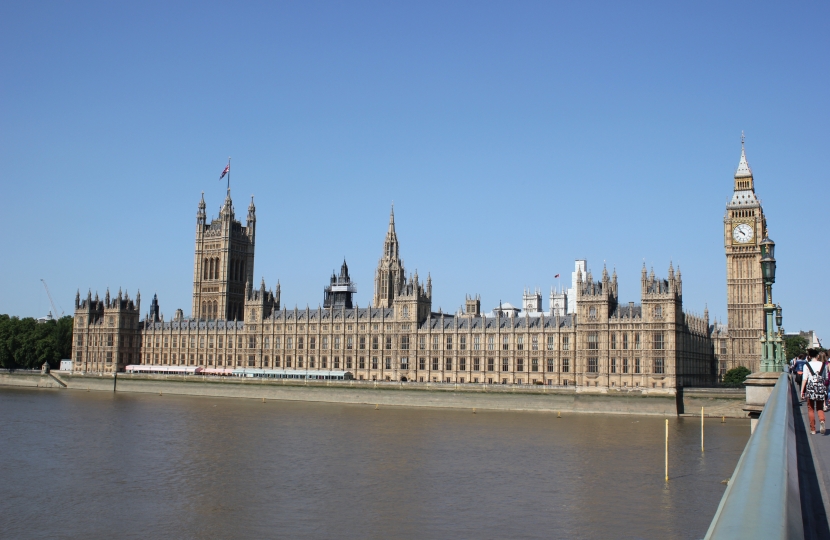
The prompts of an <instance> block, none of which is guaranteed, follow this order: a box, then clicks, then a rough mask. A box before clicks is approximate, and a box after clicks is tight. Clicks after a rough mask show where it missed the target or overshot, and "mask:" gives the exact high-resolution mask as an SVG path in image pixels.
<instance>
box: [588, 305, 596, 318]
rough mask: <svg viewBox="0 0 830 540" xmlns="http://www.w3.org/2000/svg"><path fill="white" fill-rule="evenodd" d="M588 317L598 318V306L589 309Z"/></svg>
mask: <svg viewBox="0 0 830 540" xmlns="http://www.w3.org/2000/svg"><path fill="white" fill-rule="evenodd" d="M588 317H589V318H591V319H596V318H597V308H596V307H594V306H591V307H590V308H589V309H588Z"/></svg>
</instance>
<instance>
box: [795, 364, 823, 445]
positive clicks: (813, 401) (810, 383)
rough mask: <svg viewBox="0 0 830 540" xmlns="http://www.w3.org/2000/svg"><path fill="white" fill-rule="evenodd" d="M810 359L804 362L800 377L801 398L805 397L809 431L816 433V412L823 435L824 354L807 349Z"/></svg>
mask: <svg viewBox="0 0 830 540" xmlns="http://www.w3.org/2000/svg"><path fill="white" fill-rule="evenodd" d="M807 352H808V354H809V355H810V360H809V361H808V362H807V363H806V364H804V372H803V376H802V378H801V399H805V398H806V399H807V416H808V418H809V419H810V433H811V434H812V435H815V434H816V412H818V419H819V421H820V422H821V423H820V424H819V426H820V432H821V434H822V435H824V401H825V400H826V399H827V386H826V385H825V381H826V380H827V368H826V367H825V364H824V362H825V360H826V358H827V357H826V355H825V354H824V353H821V358H819V353H818V351H817V350H816V349H810V350H809V351H807Z"/></svg>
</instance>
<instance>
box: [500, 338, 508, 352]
mask: <svg viewBox="0 0 830 540" xmlns="http://www.w3.org/2000/svg"><path fill="white" fill-rule="evenodd" d="M501 349H502V350H503V351H507V350H510V336H502V338H501Z"/></svg>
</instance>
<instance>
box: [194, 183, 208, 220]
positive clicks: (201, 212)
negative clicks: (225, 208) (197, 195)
mask: <svg viewBox="0 0 830 540" xmlns="http://www.w3.org/2000/svg"><path fill="white" fill-rule="evenodd" d="M206 220H207V215H206V214H205V192H204V191H203V192H202V199H201V200H200V201H199V210H197V211H196V225H197V226H201V227H204V225H205V222H206Z"/></svg>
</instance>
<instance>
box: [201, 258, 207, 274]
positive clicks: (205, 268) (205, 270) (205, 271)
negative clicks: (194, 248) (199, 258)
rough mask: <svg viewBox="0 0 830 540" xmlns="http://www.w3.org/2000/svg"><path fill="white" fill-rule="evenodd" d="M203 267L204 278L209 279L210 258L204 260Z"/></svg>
mask: <svg viewBox="0 0 830 540" xmlns="http://www.w3.org/2000/svg"><path fill="white" fill-rule="evenodd" d="M202 268H203V269H204V272H203V278H202V279H207V278H208V260H207V259H205V260H204V262H203V264H202Z"/></svg>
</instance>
